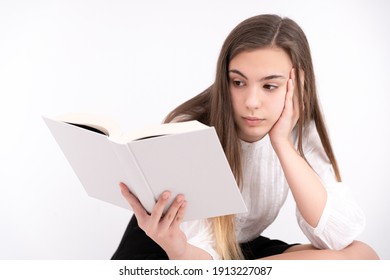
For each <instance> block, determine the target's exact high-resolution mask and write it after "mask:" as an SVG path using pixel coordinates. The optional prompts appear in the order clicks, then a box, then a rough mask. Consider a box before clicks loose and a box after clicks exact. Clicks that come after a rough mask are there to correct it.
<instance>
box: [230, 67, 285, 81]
mask: <svg viewBox="0 0 390 280" xmlns="http://www.w3.org/2000/svg"><path fill="white" fill-rule="evenodd" d="M229 73H235V74H237V75H240V76H242V77H243V78H244V79H247V80H248V78H247V77H246V76H245V75H244V74H243V73H241V72H240V71H238V70H236V69H231V70H229ZM274 79H286V77H285V76H283V75H277V74H274V75H269V76H265V77H262V78H261V79H260V80H259V82H263V81H268V80H274Z"/></svg>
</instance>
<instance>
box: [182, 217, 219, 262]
mask: <svg viewBox="0 0 390 280" xmlns="http://www.w3.org/2000/svg"><path fill="white" fill-rule="evenodd" d="M180 227H181V230H182V231H183V232H184V233H185V235H186V236H187V242H188V243H189V244H191V245H193V246H196V247H198V248H200V249H202V250H204V251H206V252H207V253H209V255H210V256H211V257H212V258H213V259H214V260H219V259H221V256H220V255H219V254H218V252H217V250H216V248H215V244H216V242H215V237H214V234H213V231H212V222H211V221H210V220H207V219H203V220H194V221H187V222H183V223H181V225H180Z"/></svg>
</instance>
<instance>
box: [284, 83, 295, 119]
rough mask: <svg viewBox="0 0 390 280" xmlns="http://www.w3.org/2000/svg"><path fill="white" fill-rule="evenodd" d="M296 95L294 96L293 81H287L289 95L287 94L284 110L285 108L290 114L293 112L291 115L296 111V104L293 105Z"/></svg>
mask: <svg viewBox="0 0 390 280" xmlns="http://www.w3.org/2000/svg"><path fill="white" fill-rule="evenodd" d="M294 95H295V96H296V94H294V82H293V79H292V78H290V79H288V81H287V93H286V99H285V103H284V104H285V105H284V108H285V110H287V111H288V112H291V113H292V112H293V110H294V107H293V106H294V104H293V97H294Z"/></svg>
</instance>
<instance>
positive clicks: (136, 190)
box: [111, 142, 156, 213]
mask: <svg viewBox="0 0 390 280" xmlns="http://www.w3.org/2000/svg"><path fill="white" fill-rule="evenodd" d="M111 143H112V147H113V150H114V152H115V154H116V156H117V157H118V160H119V161H120V162H121V166H122V168H123V177H122V178H121V179H120V180H121V182H123V183H125V184H126V185H127V187H128V188H129V190H130V191H131V192H132V193H133V194H134V195H135V196H136V197H137V198H138V200H139V201H140V202H141V204H142V205H143V207H144V208H145V210H146V211H148V212H149V213H150V212H152V210H153V207H154V205H155V203H156V200H155V197H154V194H153V192H152V191H151V190H150V187H149V185H148V183H147V181H146V179H145V177H144V176H143V174H142V171H141V169H140V168H139V166H138V164H137V160H136V158H135V157H134V154H133V152H132V151H131V148H130V147H129V145H128V144H119V143H115V142H111ZM118 183H119V182H118Z"/></svg>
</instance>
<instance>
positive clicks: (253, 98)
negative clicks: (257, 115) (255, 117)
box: [245, 89, 261, 110]
mask: <svg viewBox="0 0 390 280" xmlns="http://www.w3.org/2000/svg"><path fill="white" fill-rule="evenodd" d="M245 103H246V104H245V105H246V107H247V108H248V109H250V110H254V109H259V108H260V106H261V93H260V92H259V91H258V90H256V89H250V90H248V93H247V98H246V102H245Z"/></svg>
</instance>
